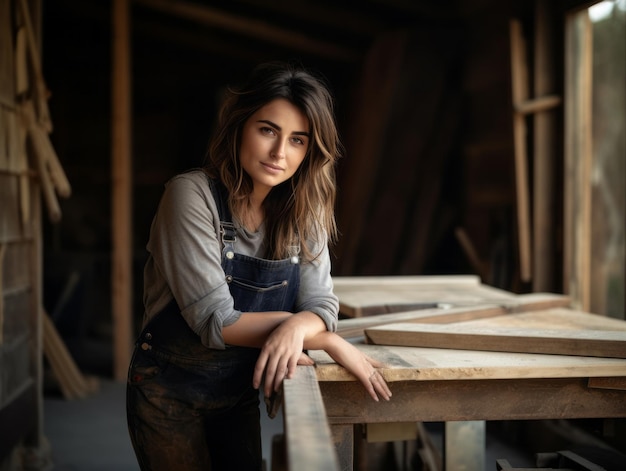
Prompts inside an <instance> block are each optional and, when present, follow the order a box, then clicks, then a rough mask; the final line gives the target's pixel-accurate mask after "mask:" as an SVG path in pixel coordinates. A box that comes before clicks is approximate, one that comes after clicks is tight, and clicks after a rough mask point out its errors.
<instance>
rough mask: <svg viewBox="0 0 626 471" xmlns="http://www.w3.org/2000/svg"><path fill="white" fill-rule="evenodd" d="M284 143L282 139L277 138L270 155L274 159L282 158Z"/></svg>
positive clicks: (283, 155)
mask: <svg viewBox="0 0 626 471" xmlns="http://www.w3.org/2000/svg"><path fill="white" fill-rule="evenodd" d="M286 145H287V143H286V142H285V141H283V140H282V139H279V140H277V141H276V143H275V144H274V148H273V149H272V157H274V158H275V159H284V158H285V148H286Z"/></svg>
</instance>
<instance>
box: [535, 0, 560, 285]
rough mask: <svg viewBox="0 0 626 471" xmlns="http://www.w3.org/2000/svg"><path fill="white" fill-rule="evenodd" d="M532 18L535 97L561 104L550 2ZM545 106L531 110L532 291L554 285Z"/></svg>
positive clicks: (539, 0) (553, 126)
mask: <svg viewBox="0 0 626 471" xmlns="http://www.w3.org/2000/svg"><path fill="white" fill-rule="evenodd" d="M535 5H536V18H535V25H536V26H535V41H534V42H535V47H534V56H535V66H534V71H535V72H534V89H535V94H537V95H539V96H542V98H540V99H538V100H535V102H536V103H537V102H538V101H539V100H542V101H543V103H542V104H543V105H547V103H546V102H547V100H548V99H551V100H552V103H551V105H552V106H557V105H558V104H560V102H561V101H562V100H561V98H560V97H558V96H555V95H550V94H551V93H554V91H555V83H556V79H555V67H554V44H553V43H554V41H553V33H552V32H551V31H552V30H553V27H552V25H554V24H555V21H554V12H553V10H554V3H553V2H550V1H549V0H536V1H535ZM550 110H551V108H548V107H546V106H544V107H542V108H534V109H533V110H532V111H533V112H537V114H536V115H535V116H534V119H533V135H534V146H533V242H532V243H533V290H535V291H551V290H554V289H555V286H554V271H555V263H554V252H555V249H556V247H555V240H556V237H555V230H556V222H555V221H556V220H557V219H558V218H557V215H556V211H555V193H556V192H555V191H554V185H555V183H556V179H555V172H556V161H557V152H556V136H558V132H557V116H556V113H555V112H554V111H550Z"/></svg>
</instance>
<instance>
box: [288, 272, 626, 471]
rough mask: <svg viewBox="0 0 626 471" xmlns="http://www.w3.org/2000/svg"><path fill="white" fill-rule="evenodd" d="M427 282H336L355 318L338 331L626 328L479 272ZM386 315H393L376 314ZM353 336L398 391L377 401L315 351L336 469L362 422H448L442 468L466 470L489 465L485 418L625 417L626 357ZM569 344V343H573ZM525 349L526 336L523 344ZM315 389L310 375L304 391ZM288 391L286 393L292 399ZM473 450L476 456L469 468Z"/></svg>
mask: <svg viewBox="0 0 626 471" xmlns="http://www.w3.org/2000/svg"><path fill="white" fill-rule="evenodd" d="M428 278H429V279H428V280H423V279H421V278H420V277H397V278H394V277H388V278H386V279H385V280H384V281H382V282H381V281H380V279H377V278H369V279H366V278H359V279H345V281H342V280H335V286H336V293H337V294H338V296H339V298H340V303H341V306H342V307H341V309H342V312H343V313H344V314H348V315H349V317H353V318H351V319H345V320H342V321H340V326H339V331H340V332H341V331H343V332H344V333H349V334H350V335H346V337H352V336H354V335H363V334H364V333H365V334H367V332H368V329H378V330H380V329H383V330H388V329H391V330H393V329H394V328H395V329H399V330H403V329H404V328H405V327H403V326H404V324H394V323H397V322H401V323H406V322H407V321H408V322H413V323H425V324H426V323H435V324H439V325H441V324H446V325H447V326H450V327H452V330H456V329H454V327H455V326H457V325H458V326H467V325H471V324H472V323H476V325H478V326H483V327H484V326H489V325H495V326H500V327H501V326H503V325H505V326H506V325H509V326H512V327H515V328H516V329H520V330H523V329H524V328H525V327H527V326H529V327H530V328H531V329H535V330H536V329H537V328H538V327H540V324H541V323H545V325H546V326H549V327H550V329H551V330H552V331H554V330H558V329H562V330H563V332H564V334H563V335H564V337H565V338H566V339H567V337H568V335H571V332H572V331H583V332H585V331H599V332H605V331H616V332H621V334H619V335H623V334H626V322H624V321H619V320H615V319H609V318H605V317H602V316H597V315H594V314H589V313H580V312H575V311H569V310H568V309H567V308H566V307H564V306H567V304H568V300H567V298H566V297H563V296H559V295H528V296H516V295H514V294H511V293H507V292H505V291H501V290H492V289H490V288H489V287H485V286H484V285H481V284H480V283H477V280H476V279H473V277H470V278H466V277H460V278H458V277H453V278H456V279H451V280H444V279H443V278H438V277H434V278H433V277H428ZM448 281H452V283H448ZM442 282H443V283H442ZM451 285H455V286H456V288H454V289H453V288H451ZM368 286H369V288H368ZM435 286H439V287H440V288H438V289H434V287H435ZM442 286H444V287H446V286H447V288H445V289H444V288H442ZM430 288H433V289H430ZM446 290H447V292H448V295H446V294H445V292H446ZM364 293H368V295H367V296H366V295H365V294H364ZM385 293H386V294H385ZM478 293H481V294H480V295H478ZM440 295H441V296H440ZM472 296H473V299H474V300H475V301H476V303H475V304H474V303H473V302H472V300H471V299H472ZM487 298H488V299H487ZM424 300H428V302H429V303H433V304H435V306H434V307H433V306H429V308H428V309H419V310H415V311H409V312H398V311H401V307H402V306H405V307H407V306H408V307H411V306H412V305H414V304H416V303H417V304H419V303H421V302H423V301H424ZM381 301H382V302H381ZM440 304H441V305H445V307H444V306H440ZM381 312H383V313H385V312H386V313H390V314H376V315H372V313H381ZM529 313H530V314H529ZM381 325H384V326H385V327H380V326H381ZM346 326H347V327H346ZM568 332H569V333H568ZM596 333H597V332H596ZM594 335H595V334H594ZM624 340H625V341H626V337H624ZM577 341H578V340H577ZM353 342H354V343H355V345H357V347H358V348H359V349H361V350H363V351H364V352H365V353H366V354H368V355H370V356H371V357H373V358H375V359H378V360H380V361H382V362H383V363H384V364H385V365H386V366H385V367H384V368H383V369H382V370H381V372H382V374H383V376H384V377H385V379H386V380H387V382H388V383H389V385H390V388H391V391H392V393H393V397H392V399H391V401H389V402H384V401H381V402H375V401H373V400H372V399H371V398H370V397H369V396H368V395H367V394H366V392H365V390H364V389H363V387H362V385H361V384H360V383H359V382H357V381H356V380H355V379H354V378H353V377H352V376H351V375H350V374H349V373H347V372H346V371H345V370H344V369H343V367H341V366H339V365H337V364H336V363H335V362H334V361H333V360H332V359H331V358H330V357H329V356H328V355H327V354H326V353H325V352H322V351H311V352H309V354H310V355H311V357H312V358H313V359H314V360H315V362H316V366H315V376H316V378H317V385H318V386H319V390H320V393H321V398H322V401H323V405H320V406H319V407H318V408H317V409H316V410H317V411H318V415H319V411H320V410H322V411H324V412H325V414H326V417H327V424H328V425H329V426H330V433H331V434H332V436H333V440H334V442H335V449H336V450H337V452H338V459H339V465H338V467H337V468H332V469H341V470H351V469H353V464H354V463H353V456H354V427H355V426H356V425H363V424H365V426H367V424H380V423H396V422H397V423H407V422H415V423H419V422H431V421H434V422H440V421H443V422H446V432H445V433H446V437H445V439H446V441H448V440H452V443H454V447H450V448H452V449H453V451H452V452H451V451H450V450H447V452H446V457H445V462H446V465H445V469H446V470H447V471H450V470H454V469H461V468H459V467H458V465H462V469H465V470H468V471H469V470H474V469H476V470H482V469H484V421H486V420H530V419H575V418H617V417H626V359H624V358H606V357H603V356H593V357H592V356H582V355H584V354H585V349H584V344H581V345H582V348H581V350H580V355H581V356H577V355H571V354H568V355H562V354H543V353H520V352H519V351H514V352H500V351H481V350H477V349H476V348H477V347H476V346H475V345H474V346H473V347H472V348H471V349H466V350H458V349H454V348H450V347H451V345H449V344H447V345H445V347H446V348H433V347H432V345H431V347H430V348H427V347H419V346H410V347H407V346H392V345H371V344H366V343H365V340H364V337H363V339H361V340H353ZM531 343H532V345H535V346H536V345H541V342H531ZM520 345H521V346H520ZM562 345H565V346H568V344H567V341H565V342H564V343H562ZM523 347H524V344H523V342H521V343H520V344H518V345H517V346H516V348H523ZM600 351H601V350H600ZM620 351H621V350H618V352H620ZM552 353H554V352H552ZM557 353H558V351H557ZM309 368H310V367H309ZM309 376H310V375H309ZM292 381H293V380H292ZM297 381H298V380H297V378H296V382H297ZM311 387H312V386H311V384H310V381H309V383H308V386H307V388H308V389H311ZM313 387H314V386H313ZM287 396H288V394H287V392H286V393H285V399H286V401H287V400H289V398H288V397H287ZM285 412H286V413H288V411H285ZM325 426H326V425H325V424H323V425H322V426H321V427H322V428H324V427H325ZM326 435H328V433H327V432H326ZM461 435H462V438H461ZM455 437H456V438H457V442H456V443H455V442H454V441H453V440H454V439H455ZM288 441H289V437H288ZM327 443H328V439H326V444H327ZM481 447H482V448H481ZM293 448H294V449H295V445H294V447H293ZM467 453H473V455H472V457H471V460H470V461H471V464H468V456H467ZM481 460H483V461H481ZM468 466H469V467H468ZM309 469H314V468H309Z"/></svg>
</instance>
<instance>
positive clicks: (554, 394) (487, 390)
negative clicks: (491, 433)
mask: <svg viewBox="0 0 626 471" xmlns="http://www.w3.org/2000/svg"><path fill="white" fill-rule="evenodd" d="M361 389H363V386H362V385H361V384H360V383H359V382H357V381H351V382H348V381H344V382H332V381H325V382H321V383H320V390H321V392H322V397H323V398H324V404H325V407H326V412H327V414H328V421H329V423H330V424H331V426H333V425H334V424H350V423H375V422H394V421H399V422H406V421H413V420H414V421H416V422H417V421H424V422H430V421H444V422H448V421H466V420H536V419H574V418H589V417H596V418H601V417H606V418H617V417H626V391H615V390H604V389H595V388H588V387H587V381H586V379H584V378H532V379H531V378H518V379H498V380H485V381H475V380H473V379H466V380H462V381H438V380H434V381H400V382H397V383H393V384H391V390H392V391H393V399H392V400H391V401H381V402H376V403H374V401H372V399H371V398H370V397H369V396H368V395H367V394H363V393H362V392H361V391H360V390H361Z"/></svg>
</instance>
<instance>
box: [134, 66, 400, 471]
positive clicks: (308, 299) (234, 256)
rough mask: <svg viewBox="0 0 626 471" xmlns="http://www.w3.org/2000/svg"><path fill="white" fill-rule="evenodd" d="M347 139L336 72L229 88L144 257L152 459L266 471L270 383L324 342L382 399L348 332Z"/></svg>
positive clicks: (289, 75) (138, 420) (146, 423)
mask: <svg viewBox="0 0 626 471" xmlns="http://www.w3.org/2000/svg"><path fill="white" fill-rule="evenodd" d="M339 146H340V144H339V139H338V135H337V130H336V126H335V122H334V115H333V104H332V99H331V96H330V93H329V92H328V89H327V88H326V87H325V85H324V83H323V82H322V81H321V80H320V79H318V78H316V77H315V76H314V75H312V74H311V73H309V72H307V71H305V70H303V69H299V68H295V67H292V66H289V65H286V64H278V63H270V64H265V65H262V66H259V67H257V68H256V69H255V70H254V72H253V73H252V75H251V77H250V78H249V80H248V82H247V83H246V84H245V85H244V86H243V87H241V88H240V89H238V90H231V91H230V92H229V95H228V97H227V98H226V100H225V103H224V105H223V107H222V110H221V112H220V119H219V123H218V127H217V132H216V134H215V136H214V137H213V139H212V142H211V145H210V147H209V152H208V155H207V163H206V165H205V167H204V168H203V169H201V170H194V171H191V172H187V173H185V174H182V175H178V176H176V177H174V178H173V179H172V180H170V181H169V182H168V183H167V185H166V189H165V192H164V194H163V197H162V199H161V202H160V204H159V208H158V211H157V214H156V216H155V218H154V221H153V223H152V228H151V232H150V240H149V242H148V245H147V248H148V252H149V258H148V261H147V263H146V266H145V270H144V304H145V316H144V329H143V331H142V333H141V334H140V336H139V339H138V341H137V346H136V348H135V352H134V354H133V359H132V361H131V365H130V369H129V378H128V393H127V414H128V424H129V429H130V434H131V439H132V442H133V447H134V448H135V452H136V454H137V458H138V461H139V464H140V466H141V469H142V470H148V469H150V470H174V469H184V470H187V471H190V470H191V471H193V470H207V469H211V470H221V469H224V470H235V469H236V470H259V469H261V463H262V459H261V441H260V420H259V407H258V406H259V394H258V391H257V389H259V388H263V391H264V394H265V396H266V397H269V396H270V395H271V394H272V393H273V392H274V391H277V390H278V389H279V388H280V385H281V383H282V381H283V380H284V379H285V378H290V377H291V376H292V375H293V374H294V372H295V369H296V365H298V364H304V365H310V364H313V362H312V360H311V359H310V358H309V357H308V356H307V355H306V354H305V353H304V351H305V350H306V349H323V350H325V351H327V352H328V353H329V354H330V355H331V357H333V358H334V359H335V361H337V362H338V363H340V364H342V365H343V366H344V367H346V368H347V369H348V370H349V371H351V372H352V373H353V374H354V375H355V376H356V377H357V378H358V379H359V380H360V381H361V382H362V383H363V385H364V386H365V389H366V391H367V393H369V394H370V395H371V396H372V398H373V399H374V400H378V397H379V396H380V397H382V398H384V399H386V400H389V398H390V396H391V392H390V391H389V388H388V386H387V384H386V383H385V381H384V379H383V378H382V376H381V375H380V374H379V373H378V372H377V370H376V369H375V367H378V366H380V365H378V364H377V363H376V362H375V361H373V360H372V359H370V358H368V357H366V356H365V355H363V354H362V353H361V352H360V351H359V350H358V349H356V348H355V347H354V346H353V345H351V344H350V343H348V342H346V341H345V340H343V339H342V338H341V337H339V336H338V335H337V334H335V333H334V331H335V329H336V326H337V316H338V302H337V298H336V296H335V295H334V294H333V291H332V280H331V277H330V257H329V253H328V247H327V246H328V243H329V241H332V239H334V237H335V234H336V226H335V221H334V215H333V206H334V200H335V180H334V166H335V162H336V159H337V157H338V155H339Z"/></svg>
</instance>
